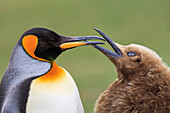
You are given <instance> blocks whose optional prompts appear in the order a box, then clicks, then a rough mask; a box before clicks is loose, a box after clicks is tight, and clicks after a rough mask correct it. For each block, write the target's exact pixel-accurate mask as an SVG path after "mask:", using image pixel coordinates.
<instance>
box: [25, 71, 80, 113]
mask: <svg viewBox="0 0 170 113" xmlns="http://www.w3.org/2000/svg"><path fill="white" fill-rule="evenodd" d="M63 71H64V70H63ZM47 74H48V73H47ZM51 74H52V73H51ZM53 74H54V72H53ZM55 74H60V75H58V78H57V79H56V78H48V77H47V76H46V75H45V76H42V77H40V78H38V79H35V80H33V82H32V84H31V86H30V91H29V97H28V101H27V104H26V112H27V113H77V112H81V110H82V109H83V107H82V104H81V100H80V97H79V92H78V89H77V86H76V84H75V82H74V80H73V79H72V77H71V76H70V75H69V73H68V72H62V73H61V72H60V73H55ZM62 74H63V75H62ZM48 76H49V75H48ZM50 76H52V75H50ZM44 77H46V78H44ZM54 77H56V76H54Z"/></svg>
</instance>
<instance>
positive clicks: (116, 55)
mask: <svg viewBox="0 0 170 113" xmlns="http://www.w3.org/2000/svg"><path fill="white" fill-rule="evenodd" d="M95 30H96V31H97V32H98V33H99V34H100V35H101V36H103V38H104V39H105V40H106V41H107V42H108V43H109V44H110V46H111V47H112V48H113V50H114V51H115V52H113V51H110V50H108V49H105V48H103V47H100V46H98V45H93V47H95V48H96V49H98V50H99V51H101V52H102V53H103V54H104V55H105V56H107V57H108V58H109V59H110V60H112V59H113V58H122V57H123V54H122V52H121V50H120V49H119V48H118V46H117V45H116V44H115V43H114V42H113V41H112V40H111V39H110V38H109V37H108V36H107V35H106V34H104V33H103V32H102V31H100V30H99V29H96V28H95Z"/></svg>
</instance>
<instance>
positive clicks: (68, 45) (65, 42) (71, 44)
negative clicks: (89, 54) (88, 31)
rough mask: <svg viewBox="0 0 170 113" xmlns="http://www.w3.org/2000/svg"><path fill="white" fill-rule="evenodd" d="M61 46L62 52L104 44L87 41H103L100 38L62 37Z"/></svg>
mask: <svg viewBox="0 0 170 113" xmlns="http://www.w3.org/2000/svg"><path fill="white" fill-rule="evenodd" d="M61 39H62V40H61V42H60V43H61V44H60V48H61V49H62V51H65V50H68V49H72V48H75V47H79V46H84V45H96V44H104V43H102V42H96V41H87V40H94V39H95V40H103V41H105V40H104V39H103V38H101V37H98V36H82V37H66V36H61Z"/></svg>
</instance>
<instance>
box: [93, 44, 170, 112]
mask: <svg viewBox="0 0 170 113" xmlns="http://www.w3.org/2000/svg"><path fill="white" fill-rule="evenodd" d="M117 46H118V47H119V49H120V50H121V51H122V53H123V55H124V57H123V58H114V59H113V60H111V61H112V62H113V63H114V65H115V67H116V71H117V76H118V78H117V79H116V80H115V81H113V83H112V84H111V85H110V86H109V87H108V88H107V89H106V90H105V91H104V92H103V93H102V94H101V95H100V96H99V98H98V100H97V101H96V105H95V113H170V69H169V67H168V66H166V65H165V64H164V63H163V62H162V59H161V58H160V57H159V56H158V55H157V54H156V53H155V52H154V51H152V50H150V49H148V48H146V47H143V46H140V45H136V44H131V45H129V46H122V45H119V44H117ZM129 51H133V52H135V53H136V56H135V57H128V55H127V52H129Z"/></svg>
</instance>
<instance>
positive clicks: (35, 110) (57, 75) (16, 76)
mask: <svg viewBox="0 0 170 113" xmlns="http://www.w3.org/2000/svg"><path fill="white" fill-rule="evenodd" d="M90 39H99V40H104V39H103V38H100V37H97V36H82V37H68V36H61V35H58V34H57V33H55V32H53V31H51V30H48V29H45V28H32V29H30V30H28V31H26V32H25V33H24V34H23V35H22V36H21V38H20V39H19V41H18V43H17V44H16V46H15V47H14V49H13V51H12V54H11V57H10V61H9V64H8V67H7V70H6V72H5V74H4V76H3V78H2V81H1V84H0V112H1V113H84V109H83V105H82V102H81V99H80V96H79V91H78V88H77V86H76V84H75V82H74V80H73V78H72V77H71V75H70V74H69V73H68V72H67V71H66V70H65V69H63V68H62V67H59V66H58V65H57V64H56V63H55V62H54V60H55V59H56V58H57V57H58V56H59V55H60V54H61V53H62V52H63V51H65V50H68V49H71V48H75V47H78V46H83V45H94V44H102V42H96V41H86V40H90Z"/></svg>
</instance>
